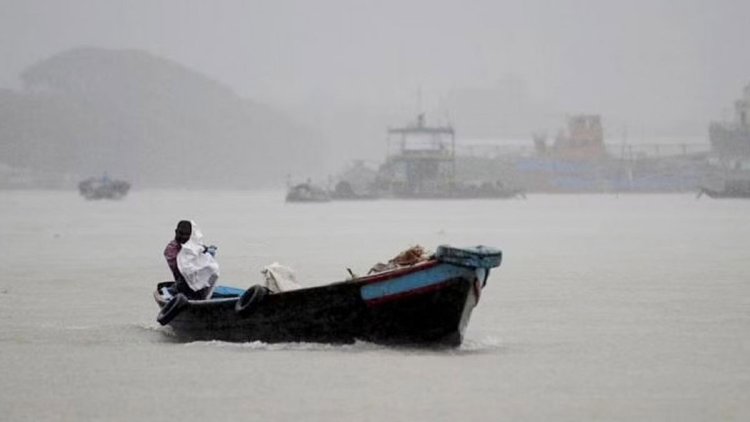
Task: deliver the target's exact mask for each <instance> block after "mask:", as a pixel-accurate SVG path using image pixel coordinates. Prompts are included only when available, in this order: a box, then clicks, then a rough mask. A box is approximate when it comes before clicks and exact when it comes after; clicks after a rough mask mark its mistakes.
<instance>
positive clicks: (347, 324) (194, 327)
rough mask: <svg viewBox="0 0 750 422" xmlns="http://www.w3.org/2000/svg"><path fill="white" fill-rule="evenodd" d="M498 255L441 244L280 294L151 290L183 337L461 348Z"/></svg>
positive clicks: (258, 289)
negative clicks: (195, 296) (414, 256)
mask: <svg viewBox="0 0 750 422" xmlns="http://www.w3.org/2000/svg"><path fill="white" fill-rule="evenodd" d="M405 252H408V251H405ZM401 256H404V254H403V253H402V254H400V255H399V257H401ZM399 257H397V258H399ZM397 258H394V260H391V261H389V264H392V263H393V262H398V261H397ZM501 260H502V253H501V252H500V251H499V250H497V249H493V248H489V247H484V246H476V247H470V248H455V247H450V246H440V247H438V248H437V251H436V252H435V253H434V254H433V255H430V256H428V257H425V259H423V260H416V261H413V263H411V264H408V265H395V266H393V265H385V264H379V265H383V268H384V270H383V268H381V271H379V272H375V273H373V274H370V275H367V276H363V277H354V278H353V279H351V280H347V281H340V282H336V283H332V284H328V285H323V286H318V287H310V288H302V289H298V290H290V291H282V292H277V293H270V291H269V290H268V289H267V288H266V287H263V286H260V285H255V286H252V287H250V288H249V289H247V290H244V291H243V290H240V289H232V288H218V289H216V291H215V292H214V295H213V296H212V297H211V298H210V299H208V300H196V301H191V300H188V299H187V298H186V297H185V296H184V295H182V294H177V295H176V296H173V297H170V294H169V290H168V288H169V286H170V285H171V284H172V283H173V282H164V283H159V284H158V285H157V288H156V291H155V292H154V299H155V300H156V303H157V304H158V306H159V308H160V313H159V316H158V318H157V320H158V321H159V322H160V323H161V324H162V325H169V326H170V327H171V328H172V330H173V331H174V333H175V335H176V336H177V337H178V338H180V339H184V340H222V341H234V342H248V341H263V342H267V343H278V342H318V343H333V344H347V343H353V342H354V341H357V340H362V341H368V342H372V343H378V344H385V345H410V346H443V347H456V346H459V345H460V344H461V342H462V341H463V337H464V332H465V329H466V326H467V324H468V323H469V319H470V316H471V313H472V310H473V309H474V307H475V306H476V305H477V303H478V302H479V298H480V296H481V292H482V289H483V288H484V287H485V285H486V284H487V278H488V276H489V273H490V270H491V269H492V268H495V267H498V266H499V265H500V262H501ZM373 269H375V267H374V268H373Z"/></svg>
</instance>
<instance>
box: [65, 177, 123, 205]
mask: <svg viewBox="0 0 750 422" xmlns="http://www.w3.org/2000/svg"><path fill="white" fill-rule="evenodd" d="M129 190H130V183H128V182H125V181H122V180H111V179H110V178H109V177H107V176H106V175H105V176H104V177H100V178H95V177H90V178H88V179H86V180H84V181H82V182H80V183H79V184H78V191H79V192H80V193H81V196H83V197H84V198H86V199H89V200H93V199H122V198H123V197H125V195H127V194H128V191H129Z"/></svg>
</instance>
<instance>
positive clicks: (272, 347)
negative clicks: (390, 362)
mask: <svg viewBox="0 0 750 422" xmlns="http://www.w3.org/2000/svg"><path fill="white" fill-rule="evenodd" d="M157 329H163V327H157ZM185 346H186V347H218V348H225V349H236V350H249V351H271V352H273V351H299V352H309V351H318V352H327V351H336V352H342V351H343V352H349V353H363V352H395V353H404V352H406V353H417V354H424V353H437V354H458V355H463V354H476V353H493V352H498V351H501V350H504V347H503V345H502V343H501V342H500V340H499V339H497V338H495V337H486V338H481V339H466V340H464V342H463V344H462V345H461V346H460V347H458V348H457V349H451V348H421V347H408V346H385V345H380V344H375V343H369V342H366V341H357V342H355V343H353V344H325V343H306V342H299V343H297V342H288V343H264V342H262V341H252V342H246V343H233V342H226V341H218V340H211V341H193V342H189V343H185Z"/></svg>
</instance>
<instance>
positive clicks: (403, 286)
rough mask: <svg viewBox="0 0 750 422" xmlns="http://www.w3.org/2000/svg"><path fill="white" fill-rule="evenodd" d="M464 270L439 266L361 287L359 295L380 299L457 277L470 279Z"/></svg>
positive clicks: (469, 272)
mask: <svg viewBox="0 0 750 422" xmlns="http://www.w3.org/2000/svg"><path fill="white" fill-rule="evenodd" d="M472 276H473V274H472V273H471V271H469V270H467V269H466V268H461V267H455V266H453V265H445V264H441V265H438V266H436V267H433V268H430V269H427V270H425V271H421V272H418V273H414V274H407V275H405V276H403V277H399V278H396V279H392V280H386V281H383V282H379V283H373V284H369V285H366V286H363V287H362V288H361V289H360V295H361V296H362V299H364V300H375V299H381V298H384V297H388V296H393V295H399V294H403V293H407V292H409V291H412V290H419V289H423V288H425V287H429V286H433V285H437V284H440V283H444V282H445V281H448V280H451V279H454V278H457V277H472Z"/></svg>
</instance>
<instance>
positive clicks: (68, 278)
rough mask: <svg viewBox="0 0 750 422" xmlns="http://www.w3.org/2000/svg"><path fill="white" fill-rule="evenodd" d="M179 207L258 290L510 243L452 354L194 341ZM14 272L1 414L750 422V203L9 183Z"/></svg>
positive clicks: (2, 340)
mask: <svg viewBox="0 0 750 422" xmlns="http://www.w3.org/2000/svg"><path fill="white" fill-rule="evenodd" d="M185 218H187V219H193V220H196V221H197V222H198V223H199V224H200V226H201V228H202V229H203V232H204V234H205V240H206V241H207V242H209V243H213V244H216V245H218V246H219V254H218V259H219V263H220V265H221V271H222V276H221V280H222V283H223V284H228V285H234V286H238V287H243V288H244V287H248V286H250V285H251V284H254V283H256V282H258V281H259V280H260V277H261V276H260V270H261V269H262V268H263V266H265V265H268V264H270V263H272V262H275V261H277V262H280V263H282V264H285V265H287V266H290V267H292V268H294V269H295V270H296V271H297V276H298V279H299V281H300V283H301V284H303V285H317V284H325V283H328V282H332V281H339V280H342V279H344V278H346V277H347V274H348V273H347V271H346V268H347V267H348V268H351V269H352V270H353V271H354V272H355V273H360V274H362V273H365V272H366V271H367V269H369V268H370V266H371V265H372V264H374V263H376V262H378V261H383V260H387V259H388V258H390V257H392V256H393V255H395V254H396V253H398V252H399V251H401V250H403V249H405V248H407V247H409V246H411V245H415V244H421V245H423V246H425V247H427V248H429V249H434V248H435V247H436V246H437V245H439V244H443V243H448V244H454V245H475V244H485V245H490V246H495V247H498V248H501V249H502V250H503V251H504V253H505V256H504V262H503V265H502V266H501V268H499V269H497V270H496V271H494V272H493V273H492V274H491V276H490V279H489V282H488V285H487V287H486V289H485V290H484V293H483V295H482V298H481V301H480V303H479V305H478V307H477V308H476V309H475V311H474V314H473V316H472V321H471V322H470V324H469V329H468V331H467V336H466V341H465V343H464V345H463V346H462V347H461V348H459V349H457V350H450V351H434V350H414V349H392V348H386V347H381V346H377V345H372V344H368V343H357V344H354V345H350V346H330V345H319V344H304V343H303V344H296V343H295V344H274V345H269V344H263V343H245V344H230V343H222V342H195V343H187V344H185V343H177V342H175V341H174V340H173V338H172V337H170V336H169V335H168V333H167V332H165V330H164V329H162V328H160V326H159V325H158V324H157V323H156V322H155V320H154V318H155V316H156V313H157V307H156V305H155V303H154V302H153V299H152V297H151V293H152V288H153V287H154V283H156V282H157V281H163V280H166V279H168V278H169V271H168V269H167V267H166V264H165V262H164V259H163V257H162V255H161V254H162V250H163V248H164V246H165V244H166V243H167V242H168V241H169V239H170V238H171V237H172V235H173V230H174V226H175V224H176V222H177V221H178V220H180V219H185ZM0 269H2V271H1V272H0V420H8V421H17V420H34V421H38V420H115V421H120V420H122V421H125V420H159V421H175V420H186V421H190V420H196V421H198V420H200V421H205V420H274V421H275V420H293V421H329V420H347V421H351V420H357V421H359V420H362V421H368V420H372V421H382V420H392V421H415V420H419V421H456V420H462V421H473V420H540V421H541V420H544V421H549V420H555V421H561V420H562V421H582V420H628V421H631V420H679V421H692V420H694V421H716V420H730V421H744V420H748V419H750V201H742V200H711V199H707V198H702V199H700V200H696V199H695V196H694V195H687V194H686V195H622V196H614V195H580V196H579V195H529V197H528V199H527V200H507V201H502V200H501V201H497V200H477V201H372V202H333V203H325V204H285V203H284V202H283V192H214V191H134V192H131V194H130V195H129V196H128V197H127V198H125V199H124V200H122V201H117V202H107V201H104V202H87V201H85V200H83V199H81V198H80V197H79V196H78V195H77V194H76V193H75V192H39V191H19V192H8V191H4V192H0Z"/></svg>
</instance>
